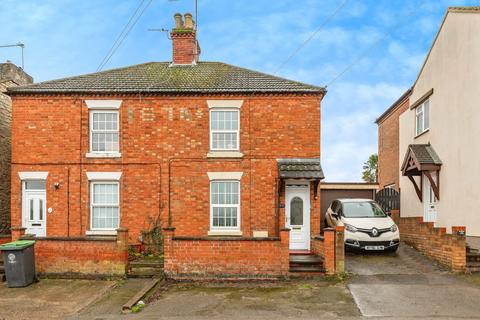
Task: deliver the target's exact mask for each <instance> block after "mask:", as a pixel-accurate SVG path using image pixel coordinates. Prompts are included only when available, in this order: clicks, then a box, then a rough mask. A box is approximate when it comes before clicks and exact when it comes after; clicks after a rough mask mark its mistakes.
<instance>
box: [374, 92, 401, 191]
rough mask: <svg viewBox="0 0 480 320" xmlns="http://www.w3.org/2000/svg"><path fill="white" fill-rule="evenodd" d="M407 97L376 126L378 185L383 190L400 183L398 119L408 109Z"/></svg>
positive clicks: (396, 187)
mask: <svg viewBox="0 0 480 320" xmlns="http://www.w3.org/2000/svg"><path fill="white" fill-rule="evenodd" d="M408 106H409V100H408V96H407V97H404V98H403V99H402V100H401V101H399V102H398V103H397V104H396V105H395V106H394V107H393V109H392V110H391V111H390V112H389V113H388V114H387V115H385V116H384V117H383V118H382V119H381V120H380V121H378V122H377V124H378V185H379V187H380V189H383V188H384V187H385V186H387V185H391V184H395V189H396V190H397V191H398V188H399V183H400V173H399V172H400V164H399V157H400V155H399V117H400V115H401V114H402V113H403V112H404V111H405V110H407V109H408Z"/></svg>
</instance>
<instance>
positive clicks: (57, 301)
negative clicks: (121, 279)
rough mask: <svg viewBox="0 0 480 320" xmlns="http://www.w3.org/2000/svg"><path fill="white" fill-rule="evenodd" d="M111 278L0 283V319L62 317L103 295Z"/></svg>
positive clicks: (110, 284) (32, 319)
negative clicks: (14, 285)
mask: <svg viewBox="0 0 480 320" xmlns="http://www.w3.org/2000/svg"><path fill="white" fill-rule="evenodd" d="M114 284H115V282H113V281H91V280H53V279H44V280H40V282H38V283H34V284H32V285H30V286H28V287H25V288H8V287H7V284H6V283H1V284H0V319H2V320H3V319H8V320H16V319H29V320H35V319H41V320H45V319H64V318H65V317H66V316H67V315H69V314H74V313H76V312H78V311H79V310H81V309H82V308H84V307H85V306H87V305H89V304H90V303H93V302H94V301H96V300H97V299H99V298H100V297H102V296H103V295H104V294H105V293H106V292H107V291H108V290H109V289H110V288H111V287H112V286H113V285H114Z"/></svg>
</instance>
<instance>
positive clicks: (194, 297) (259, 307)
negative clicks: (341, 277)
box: [128, 278, 360, 320]
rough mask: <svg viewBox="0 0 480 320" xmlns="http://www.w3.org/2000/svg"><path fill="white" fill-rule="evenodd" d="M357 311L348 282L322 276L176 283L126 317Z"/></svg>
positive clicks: (304, 315)
mask: <svg viewBox="0 0 480 320" xmlns="http://www.w3.org/2000/svg"><path fill="white" fill-rule="evenodd" d="M359 315H360V314H359V312H358V309H357V307H356V306H355V304H354V302H353V300H352V297H351V295H350V293H349V292H348V290H347V288H346V287H345V283H343V282H338V281H336V280H329V279H325V278H320V279H295V280H291V281H281V282H272V283H261V282H260V283H259V282H254V283H230V284H229V283H223V284H222V283H220V284H215V283H203V284H198V283H196V284H195V283H193V284H181V283H180V284H174V285H172V286H171V287H170V288H169V289H168V290H164V291H162V292H160V294H159V295H158V296H157V297H156V299H155V301H152V302H151V303H149V304H148V305H147V307H146V308H145V309H144V310H143V311H141V312H140V313H139V314H136V315H133V314H132V315H128V319H130V318H131V319H229V320H235V319H340V318H348V317H352V318H358V317H359Z"/></svg>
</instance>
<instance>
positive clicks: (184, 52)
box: [170, 13, 200, 65]
mask: <svg viewBox="0 0 480 320" xmlns="http://www.w3.org/2000/svg"><path fill="white" fill-rule="evenodd" d="M173 17H174V19H175V28H173V30H172V32H171V33H170V36H171V38H172V45H173V64H180V65H187V64H189V65H192V64H196V63H197V61H198V56H199V55H200V46H199V45H198V42H197V37H196V29H195V21H193V19H192V15H191V14H190V13H185V15H184V16H183V17H182V15H181V14H180V13H176V14H175V15H174V16H173ZM184 19H185V20H184Z"/></svg>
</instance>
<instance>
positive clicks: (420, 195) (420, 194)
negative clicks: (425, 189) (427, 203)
mask: <svg viewBox="0 0 480 320" xmlns="http://www.w3.org/2000/svg"><path fill="white" fill-rule="evenodd" d="M407 177H408V179H409V180H410V181H412V183H413V187H414V188H415V192H416V193H417V196H418V199H420V201H423V200H422V190H421V187H420V188H419V187H418V185H417V182H416V181H415V179H414V178H413V176H411V175H407ZM420 185H423V183H422V176H420Z"/></svg>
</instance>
